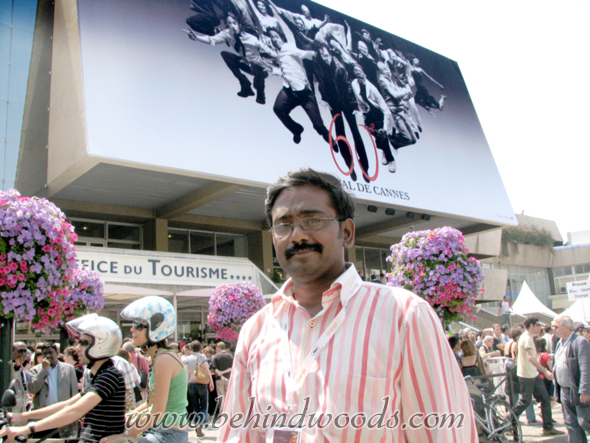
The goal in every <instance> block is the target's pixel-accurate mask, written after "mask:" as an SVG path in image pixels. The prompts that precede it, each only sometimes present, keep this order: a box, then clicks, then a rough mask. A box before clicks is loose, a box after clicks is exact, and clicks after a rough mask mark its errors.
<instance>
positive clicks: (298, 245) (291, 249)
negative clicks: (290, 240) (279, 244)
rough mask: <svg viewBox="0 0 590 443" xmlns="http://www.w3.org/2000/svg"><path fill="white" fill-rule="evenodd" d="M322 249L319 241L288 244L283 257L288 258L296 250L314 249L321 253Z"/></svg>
mask: <svg viewBox="0 0 590 443" xmlns="http://www.w3.org/2000/svg"><path fill="white" fill-rule="evenodd" d="M323 249H324V248H323V247H322V245H320V244H319V243H313V244H311V243H295V244H294V245H293V246H290V247H288V248H287V249H286V250H285V258H286V259H287V260H289V259H290V258H291V257H293V255H295V254H296V253H297V252H301V251H316V252H319V253H320V254H321V253H322V251H323Z"/></svg>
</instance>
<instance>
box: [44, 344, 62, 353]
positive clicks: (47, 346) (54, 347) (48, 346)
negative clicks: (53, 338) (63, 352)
mask: <svg viewBox="0 0 590 443" xmlns="http://www.w3.org/2000/svg"><path fill="white" fill-rule="evenodd" d="M49 348H51V349H53V350H54V351H55V352H57V346H56V344H55V343H51V342H45V343H43V347H42V348H41V352H43V351H45V349H49ZM58 354H59V352H58Z"/></svg>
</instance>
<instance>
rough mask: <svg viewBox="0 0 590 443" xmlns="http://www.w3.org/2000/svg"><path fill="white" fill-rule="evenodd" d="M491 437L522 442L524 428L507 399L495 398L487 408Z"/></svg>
mask: <svg viewBox="0 0 590 443" xmlns="http://www.w3.org/2000/svg"><path fill="white" fill-rule="evenodd" d="M487 415H488V424H489V426H490V429H491V430H492V432H491V434H490V437H491V438H492V439H493V440H495V441H498V442H505V441H515V442H519V443H520V442H522V430H521V428H520V423H519V422H518V417H517V416H516V414H515V413H514V411H513V410H512V408H511V407H510V405H509V404H508V402H506V401H505V400H502V399H495V400H492V402H491V404H490V405H489V406H488V408H487Z"/></svg>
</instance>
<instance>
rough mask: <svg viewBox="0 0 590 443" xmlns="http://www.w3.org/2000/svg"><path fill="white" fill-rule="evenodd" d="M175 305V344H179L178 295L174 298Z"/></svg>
mask: <svg viewBox="0 0 590 443" xmlns="http://www.w3.org/2000/svg"><path fill="white" fill-rule="evenodd" d="M172 302H173V304H174V312H176V327H175V328H174V343H178V304H177V303H176V295H174V296H173V297H172Z"/></svg>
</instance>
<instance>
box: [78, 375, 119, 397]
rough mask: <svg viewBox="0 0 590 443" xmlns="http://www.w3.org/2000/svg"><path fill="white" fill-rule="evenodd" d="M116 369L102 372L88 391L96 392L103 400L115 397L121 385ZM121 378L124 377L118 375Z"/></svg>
mask: <svg viewBox="0 0 590 443" xmlns="http://www.w3.org/2000/svg"><path fill="white" fill-rule="evenodd" d="M115 371H117V369H116V368H114V367H113V368H112V369H110V370H107V371H104V372H102V373H101V374H100V375H99V376H98V377H97V378H96V379H95V380H94V383H92V385H91V386H90V387H89V388H88V389H87V392H94V393H96V394H97V395H98V396H99V397H100V398H102V399H103V400H104V399H106V398H109V397H111V396H113V395H114V394H115V392H116V390H117V387H118V385H119V380H118V379H117V373H116V372H115ZM118 375H119V376H120V377H123V375H121V374H120V373H118Z"/></svg>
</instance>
